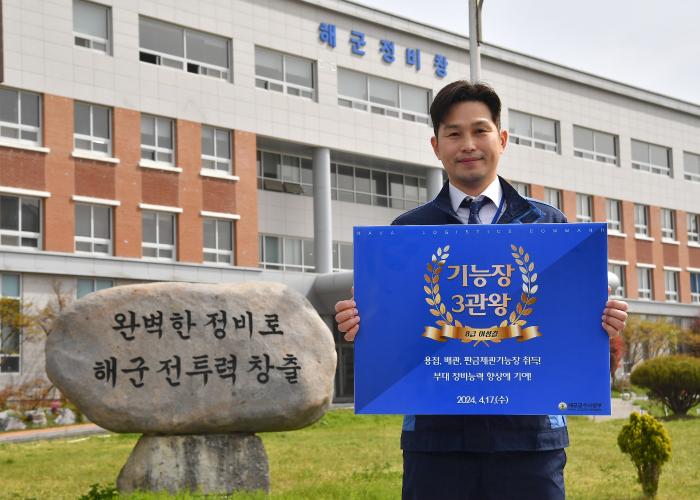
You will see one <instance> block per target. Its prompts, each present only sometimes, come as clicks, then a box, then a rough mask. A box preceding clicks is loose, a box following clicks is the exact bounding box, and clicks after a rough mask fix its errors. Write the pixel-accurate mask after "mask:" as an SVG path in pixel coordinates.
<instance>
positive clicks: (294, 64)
mask: <svg viewBox="0 0 700 500" xmlns="http://www.w3.org/2000/svg"><path fill="white" fill-rule="evenodd" d="M314 81H315V78H314V62H313V61H311V60H309V59H304V58H301V57H297V56H292V55H289V54H283V53H281V52H276V51H274V50H270V49H265V48H263V47H255V86H256V87H258V88H260V89H265V90H273V91H275V92H285V93H287V94H290V95H295V96H300V97H306V98H308V99H313V98H314V88H315V83H314Z"/></svg>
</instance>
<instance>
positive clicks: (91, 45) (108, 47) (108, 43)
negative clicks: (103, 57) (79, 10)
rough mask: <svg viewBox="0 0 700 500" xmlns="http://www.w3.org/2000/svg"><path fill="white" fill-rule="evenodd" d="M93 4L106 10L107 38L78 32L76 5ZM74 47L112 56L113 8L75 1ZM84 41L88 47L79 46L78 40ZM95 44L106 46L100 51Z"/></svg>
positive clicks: (82, 0)
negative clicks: (76, 26)
mask: <svg viewBox="0 0 700 500" xmlns="http://www.w3.org/2000/svg"><path fill="white" fill-rule="evenodd" d="M81 3H83V4H86V3H89V4H92V5H96V6H98V7H102V8H104V9H105V12H106V15H107V19H106V21H107V26H106V27H107V38H100V37H98V36H95V35H88V34H87V33H81V32H80V31H76V29H75V5H76V4H81ZM72 14H73V31H72V33H73V46H74V47H80V48H81V49H87V50H91V51H93V52H97V53H99V54H107V55H111V54H112V38H113V35H112V7H111V6H109V5H103V4H101V3H97V2H90V1H88V0H73V12H72ZM79 39H80V40H84V41H85V42H87V43H88V46H85V45H80V44H78V43H77V42H78V40H79ZM95 44H104V46H105V48H104V50H103V49H99V48H96V47H95Z"/></svg>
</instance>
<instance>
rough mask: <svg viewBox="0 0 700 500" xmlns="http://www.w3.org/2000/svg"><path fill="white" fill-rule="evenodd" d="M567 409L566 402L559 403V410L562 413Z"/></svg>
mask: <svg viewBox="0 0 700 500" xmlns="http://www.w3.org/2000/svg"><path fill="white" fill-rule="evenodd" d="M566 408H567V406H566V403H565V402H564V401H562V402H561V403H559V409H560V410H561V411H564V410H566Z"/></svg>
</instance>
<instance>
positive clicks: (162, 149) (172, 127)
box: [139, 113, 177, 166]
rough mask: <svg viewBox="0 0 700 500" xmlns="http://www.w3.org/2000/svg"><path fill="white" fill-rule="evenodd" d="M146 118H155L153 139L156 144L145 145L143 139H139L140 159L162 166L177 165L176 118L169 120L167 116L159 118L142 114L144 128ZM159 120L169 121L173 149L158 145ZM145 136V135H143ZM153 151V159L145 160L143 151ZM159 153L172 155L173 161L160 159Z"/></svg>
mask: <svg viewBox="0 0 700 500" xmlns="http://www.w3.org/2000/svg"><path fill="white" fill-rule="evenodd" d="M144 117H148V118H153V139H154V141H155V144H154V145H153V146H151V145H150V144H144V143H143V138H142V137H139V142H140V150H139V151H140V155H141V156H140V158H141V161H144V160H145V161H149V162H153V163H159V164H162V165H170V166H175V165H176V161H177V159H176V157H175V151H176V150H177V142H176V139H177V138H176V122H175V119H174V118H168V117H165V116H158V115H150V114H148V113H141V126H142V127H143V119H144ZM159 120H168V122H169V125H170V141H171V142H172V149H168V148H165V147H162V146H159V145H158V130H159V128H158V121H159ZM141 135H143V134H141ZM144 150H147V151H152V152H153V158H154V159H151V158H144V157H143V151H144ZM158 153H162V154H170V156H171V158H172V161H169V162H168V161H163V160H159V159H158Z"/></svg>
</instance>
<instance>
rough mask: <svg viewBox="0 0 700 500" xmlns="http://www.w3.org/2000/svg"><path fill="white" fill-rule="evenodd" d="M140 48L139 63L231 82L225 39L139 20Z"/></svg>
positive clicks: (170, 25)
mask: <svg viewBox="0 0 700 500" xmlns="http://www.w3.org/2000/svg"><path fill="white" fill-rule="evenodd" d="M139 47H140V53H139V59H140V60H141V61H142V62H146V63H150V64H157V65H161V66H168V67H170V68H176V69H181V70H184V71H187V72H189V73H195V74H199V75H207V76H211V77H214V78H222V79H224V80H229V79H230V73H231V72H230V67H231V61H230V53H231V47H230V41H229V40H228V39H227V38H224V37H221V36H218V35H212V34H210V33H203V32H201V31H196V30H193V29H190V28H181V27H179V26H175V25H172V24H168V23H165V22H163V21H158V20H156V19H149V18H146V17H139Z"/></svg>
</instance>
